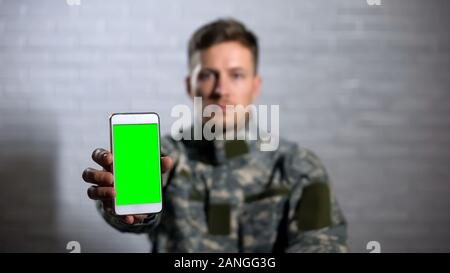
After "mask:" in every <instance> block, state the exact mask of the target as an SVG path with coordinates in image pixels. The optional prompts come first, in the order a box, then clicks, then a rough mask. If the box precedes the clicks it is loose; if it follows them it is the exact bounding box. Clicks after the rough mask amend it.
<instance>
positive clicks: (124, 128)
mask: <svg viewBox="0 0 450 273" xmlns="http://www.w3.org/2000/svg"><path fill="white" fill-rule="evenodd" d="M109 120H110V136H111V152H112V155H113V175H114V189H115V192H116V197H115V200H114V209H115V213H116V214H118V215H128V214H147V213H158V212H160V211H161V209H162V194H161V192H162V190H161V163H160V132H159V116H158V114H156V113H117V114H113V115H111V117H110V119H109Z"/></svg>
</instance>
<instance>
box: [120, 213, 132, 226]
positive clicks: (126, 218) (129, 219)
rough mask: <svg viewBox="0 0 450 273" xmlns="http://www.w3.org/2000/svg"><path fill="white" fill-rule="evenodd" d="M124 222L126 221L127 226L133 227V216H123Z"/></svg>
mask: <svg viewBox="0 0 450 273" xmlns="http://www.w3.org/2000/svg"><path fill="white" fill-rule="evenodd" d="M122 221H124V222H125V223H126V224H129V225H131V224H133V223H134V217H133V215H125V216H123V218H122Z"/></svg>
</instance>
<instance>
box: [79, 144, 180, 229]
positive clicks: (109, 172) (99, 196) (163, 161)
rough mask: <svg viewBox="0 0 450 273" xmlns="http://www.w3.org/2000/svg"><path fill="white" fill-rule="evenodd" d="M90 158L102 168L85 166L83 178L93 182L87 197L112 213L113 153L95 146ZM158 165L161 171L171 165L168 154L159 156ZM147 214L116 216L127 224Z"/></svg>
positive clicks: (139, 220) (113, 199) (163, 171)
mask: <svg viewBox="0 0 450 273" xmlns="http://www.w3.org/2000/svg"><path fill="white" fill-rule="evenodd" d="M92 159H93V160H94V161H95V162H96V163H98V164H99V165H100V166H101V167H103V170H97V169H94V168H86V169H85V170H84V171H83V175H82V177H83V180H84V181H86V182H88V183H92V184H94V186H91V187H90V188H89V189H88V197H89V198H90V199H93V200H100V201H102V203H103V208H104V209H105V210H106V211H107V212H109V213H114V202H115V197H116V192H115V189H114V176H113V154H112V153H111V152H109V151H107V150H105V149H102V148H97V149H95V150H94V151H93V153H92ZM160 166H161V173H163V174H164V173H166V172H167V171H169V170H170V168H171V166H172V159H171V158H170V157H169V156H165V157H160ZM147 215H148V214H143V215H141V214H139V215H138V214H132V215H124V216H118V217H120V218H122V220H123V221H124V222H125V223H127V224H133V223H135V222H141V221H142V220H143V219H144V218H146V217H147Z"/></svg>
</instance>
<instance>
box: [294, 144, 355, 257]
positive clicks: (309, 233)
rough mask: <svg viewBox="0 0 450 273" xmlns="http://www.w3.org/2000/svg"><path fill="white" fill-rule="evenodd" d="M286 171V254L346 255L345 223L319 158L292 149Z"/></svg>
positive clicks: (312, 154) (308, 152) (302, 150)
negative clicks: (288, 197) (287, 194)
mask: <svg viewBox="0 0 450 273" xmlns="http://www.w3.org/2000/svg"><path fill="white" fill-rule="evenodd" d="M294 150H295V152H294V153H293V154H292V155H291V156H289V157H288V163H287V172H288V176H289V179H290V180H291V183H292V189H291V196H290V199H289V211H288V227H287V233H288V234H287V238H288V242H287V249H286V252H316V253H318V252H327V253H328V252H338V253H340V252H348V246H347V223H346V220H345V218H344V215H343V213H342V211H341V209H340V208H339V205H338V202H337V200H336V197H335V196H334V194H333V193H332V191H331V187H330V181H329V178H328V175H327V172H326V170H325V167H324V166H323V164H322V162H321V161H320V159H319V158H318V157H317V156H316V155H315V154H314V153H313V152H311V151H309V150H306V149H299V148H297V149H294Z"/></svg>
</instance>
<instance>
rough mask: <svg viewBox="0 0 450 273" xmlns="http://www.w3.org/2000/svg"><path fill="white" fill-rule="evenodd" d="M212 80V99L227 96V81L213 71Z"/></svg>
mask: <svg viewBox="0 0 450 273" xmlns="http://www.w3.org/2000/svg"><path fill="white" fill-rule="evenodd" d="M214 80H215V83H214V86H213V90H212V92H211V96H212V97H214V98H220V97H223V96H226V95H228V92H229V91H228V82H227V79H225V77H221V75H220V73H219V72H217V71H214Z"/></svg>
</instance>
